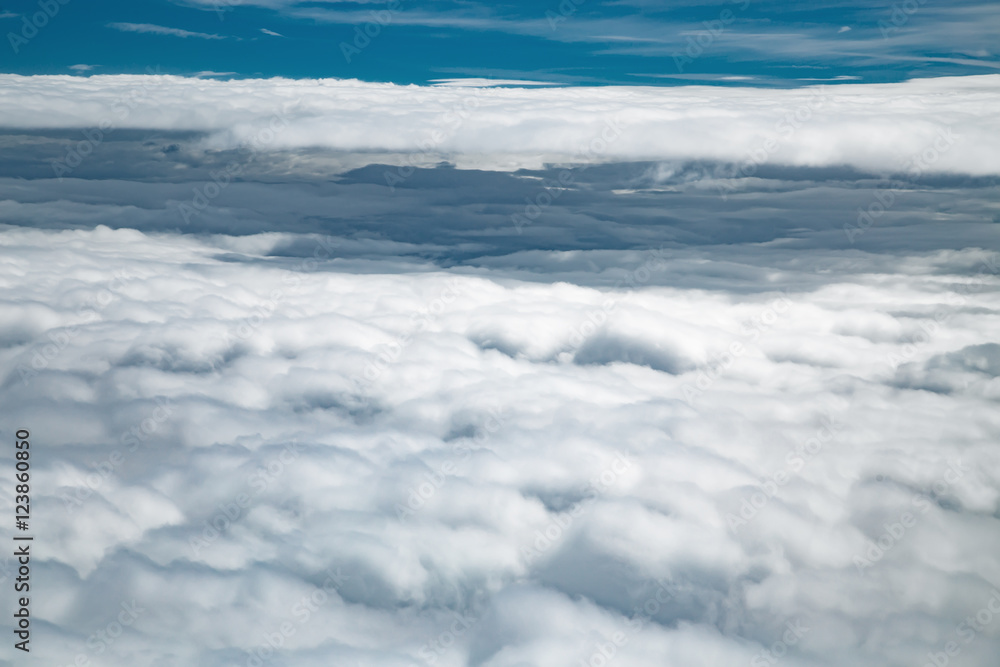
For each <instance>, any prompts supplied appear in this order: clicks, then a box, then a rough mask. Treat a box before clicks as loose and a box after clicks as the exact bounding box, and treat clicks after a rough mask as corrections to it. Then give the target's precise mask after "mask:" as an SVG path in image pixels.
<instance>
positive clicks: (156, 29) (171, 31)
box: [108, 23, 225, 39]
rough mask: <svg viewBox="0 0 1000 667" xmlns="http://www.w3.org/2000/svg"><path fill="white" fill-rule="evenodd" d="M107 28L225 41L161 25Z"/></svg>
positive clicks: (204, 34) (221, 37) (129, 24)
mask: <svg viewBox="0 0 1000 667" xmlns="http://www.w3.org/2000/svg"><path fill="white" fill-rule="evenodd" d="M108 27H109V28H114V29H115V30H121V31H122V32H139V33H148V34H152V35H169V36H171V37H185V38H186V37H198V38H200V39H225V37H223V36H222V35H210V34H207V33H204V32H191V31H190V30H182V29H180V28H167V27H165V26H162V25H153V24H152V23H109V24H108Z"/></svg>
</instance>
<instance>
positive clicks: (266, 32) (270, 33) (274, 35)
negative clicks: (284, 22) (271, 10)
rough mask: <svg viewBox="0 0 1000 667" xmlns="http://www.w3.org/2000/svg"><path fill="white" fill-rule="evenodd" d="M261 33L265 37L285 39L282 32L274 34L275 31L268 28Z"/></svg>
mask: <svg viewBox="0 0 1000 667" xmlns="http://www.w3.org/2000/svg"><path fill="white" fill-rule="evenodd" d="M260 31H261V32H262V33H264V34H265V35H271V36H272V37H284V35H282V34H281V33H280V32H274V31H273V30H268V29H267V28H261V29H260Z"/></svg>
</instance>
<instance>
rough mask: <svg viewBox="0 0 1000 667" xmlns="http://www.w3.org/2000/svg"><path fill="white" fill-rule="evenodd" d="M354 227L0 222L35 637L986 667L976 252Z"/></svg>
mask: <svg viewBox="0 0 1000 667" xmlns="http://www.w3.org/2000/svg"><path fill="white" fill-rule="evenodd" d="M258 187H266V186H258ZM877 231H878V230H873V231H872V232H871V234H873V235H874V234H875V233H876V232H877ZM321 241H322V243H321ZM353 242H354V241H352V240H351V239H349V238H346V237H345V238H340V239H335V240H332V241H331V240H330V239H327V240H325V241H324V240H323V239H322V238H321V237H318V236H311V235H297V234H290V233H267V234H257V235H250V236H243V237H235V236H224V235H216V236H183V235H176V234H152V233H142V232H139V231H135V230H129V229H120V230H111V229H108V228H107V227H97V228H96V229H90V230H63V231H44V230H34V229H27V228H13V227H8V228H7V229H5V230H4V231H3V232H2V233H0V247H2V250H3V253H4V255H5V257H7V260H6V261H5V262H4V264H3V265H2V268H0V280H2V281H3V284H4V286H5V288H6V289H5V291H4V296H3V300H2V302H0V308H2V310H3V313H4V316H3V318H2V320H0V321H2V322H3V323H4V325H5V326H4V328H3V330H2V331H0V337H2V340H0V343H2V345H0V369H2V371H3V374H4V377H5V382H4V384H3V388H2V395H0V399H2V400H3V403H4V405H5V410H4V414H3V417H2V422H3V427H4V429H5V430H6V431H7V432H13V430H14V429H17V428H29V429H30V430H31V432H32V441H33V446H34V449H33V452H34V458H33V465H34V470H35V473H34V475H35V480H36V487H35V489H34V493H35V496H34V502H35V507H34V510H33V511H34V514H35V517H34V519H33V520H34V521H35V533H36V535H37V537H36V539H37V544H38V545H39V546H41V545H44V554H45V556H44V558H42V559H41V560H39V561H38V563H37V565H36V568H37V569H36V572H37V575H36V576H37V580H36V581H37V584H36V585H37V589H36V592H35V598H34V599H35V600H36V602H35V603H34V604H35V605H36V606H35V607H34V608H33V613H34V615H35V618H36V620H37V621H44V622H45V623H44V624H43V623H38V625H37V626H36V628H37V629H36V635H35V641H36V642H37V653H33V656H34V655H37V656H38V657H37V659H38V660H43V661H45V664H60V665H61V664H71V663H72V662H73V660H74V659H75V657H76V656H77V655H81V654H82V655H84V656H85V657H86V659H89V660H91V661H92V663H93V664H97V662H98V661H100V664H106V665H151V666H152V665H156V666H158V667H164V666H167V665H187V664H198V665H206V666H211V667H214V666H215V665H219V666H220V667H221V666H222V665H256V664H258V663H257V662H256V661H257V660H259V662H260V664H261V665H286V664H287V665H328V664H340V665H378V666H380V667H382V666H386V667H388V666H390V665H392V666H396V665H399V666H403V665H407V666H410V665H414V664H420V665H424V664H435V665H456V666H457V665H467V664H477V665H484V666H489V667H514V666H515V665H525V664H530V665H543V664H546V665H548V664H567V665H570V664H579V661H581V660H583V661H584V662H585V664H588V663H589V664H594V665H598V664H603V663H602V662H601V656H603V655H606V654H608V653H609V652H613V653H614V655H615V657H616V659H618V660H619V661H620V662H621V664H628V665H637V666H640V667H641V666H645V665H649V666H652V665H662V664H664V663H665V662H667V663H671V664H672V663H676V664H685V665H705V666H706V667H708V666H715V665H720V664H754V662H753V661H757V662H756V664H772V662H771V660H770V658H768V657H766V656H765V654H764V653H763V651H773V653H772V654H769V655H771V656H774V655H778V654H781V655H783V657H782V658H781V660H780V664H785V665H829V664H838V665H840V664H851V665H865V666H868V665H870V666H872V667H875V666H876V665H878V666H882V665H920V664H923V663H924V662H926V661H927V660H928V658H927V657H926V656H927V653H928V651H930V652H934V653H937V652H942V651H944V650H945V648H944V647H945V646H946V645H947V644H948V642H951V641H954V642H957V644H956V645H957V646H959V647H960V650H961V660H962V664H967V665H982V666H983V667H986V666H987V665H992V664H993V662H994V659H995V655H996V654H997V651H998V649H1000V614H996V613H994V612H983V613H982V614H981V618H980V620H979V621H975V620H974V621H973V623H974V624H976V625H970V624H969V623H968V622H967V621H966V620H965V619H966V618H967V617H969V616H972V617H973V618H974V619H975V616H976V614H977V612H980V611H981V610H983V609H987V610H988V609H989V605H990V604H993V606H994V607H995V608H998V607H997V605H998V603H997V602H992V603H991V595H993V593H992V592H991V591H992V590H993V589H992V587H994V586H997V585H998V584H1000V560H998V556H997V554H998V553H1000V531H998V530H997V527H996V526H997V519H996V512H997V507H998V503H1000V462H998V459H997V457H996V454H995V442H996V437H997V434H998V430H1000V423H998V421H997V419H996V417H995V415H996V410H995V406H996V402H997V400H998V399H1000V365H998V361H997V360H998V358H1000V357H998V353H997V350H996V345H995V344H994V342H993V339H994V338H995V336H994V333H995V331H996V330H997V327H998V326H1000V318H998V315H997V314H998V313H1000V302H998V297H997V294H998V293H1000V292H998V287H1000V273H998V272H1000V269H998V267H997V264H996V261H997V258H996V255H995V254H992V253H989V252H986V251H983V250H976V249H971V248H970V249H967V250H962V251H947V252H945V251H942V252H908V253H901V254H899V255H898V256H896V257H892V256H890V255H888V254H886V255H882V256H881V257H880V258H878V260H877V261H875V260H872V261H869V260H866V259H865V258H864V257H863V256H862V254H861V253H860V252H859V251H858V250H856V249H843V250H826V251H824V253H822V254H820V253H814V254H812V255H810V254H808V253H804V254H802V253H800V254H801V255H802V256H800V257H799V260H798V262H797V263H793V264H790V265H788V264H786V265H783V267H782V268H781V269H780V271H776V270H771V271H770V272H768V273H758V271H759V267H757V266H756V265H755V264H754V261H755V260H754V259H753V254H754V253H755V252H760V250H759V249H758V250H754V248H755V247H756V244H754V243H748V244H745V245H744V246H743V248H744V252H745V253H746V256H747V258H748V259H747V260H746V261H747V262H748V263H746V264H741V259H740V255H739V254H731V253H730V252H729V251H728V250H727V249H726V248H725V247H719V248H717V249H712V248H706V249H704V250H703V251H702V253H701V254H700V255H698V256H697V257H696V258H695V257H693V256H685V255H683V254H679V253H672V252H670V251H657V252H641V251H632V250H629V251H615V253H614V254H613V257H614V258H615V259H614V260H613V261H614V262H615V263H617V265H618V266H619V267H620V269H625V270H627V271H628V276H627V278H628V283H627V284H631V285H632V287H627V286H622V287H619V288H617V289H612V288H609V287H603V288H596V287H593V286H587V285H586V284H581V283H580V282H578V283H577V284H574V283H573V282H555V281H551V280H545V279H543V278H541V277H540V276H541V275H542V274H539V273H536V274H534V276H533V278H532V279H531V280H518V279H516V278H512V277H511V271H510V269H509V267H508V266H503V265H498V266H497V267H496V268H490V267H480V268H478V269H475V270H473V269H470V268H468V267H466V268H456V269H454V270H451V271H444V270H440V269H433V267H428V266H427V265H419V264H412V263H411V264H401V263H399V262H397V263H396V264H395V265H394V264H393V263H391V262H389V261H388V260H387V259H385V258H371V259H365V258H359V257H355V258H353V259H346V258H342V257H338V256H337V255H341V254H343V253H341V252H339V250H336V248H340V247H341V246H343V247H350V244H351V243H353ZM338 243H339V244H340V245H337V244H338ZM302 245H304V246H305V247H307V248H309V249H313V248H315V249H318V250H319V252H316V253H313V252H312V251H311V250H310V251H309V252H299V253H295V254H297V255H298V257H295V256H292V257H289V256H287V255H288V253H287V252H286V250H287V249H289V248H294V247H299V246H302ZM331 248H334V249H335V250H333V251H331ZM608 252H609V251H606V250H601V251H592V253H588V252H583V251H577V252H575V253H565V254H558V253H556V254H554V255H553V257H550V258H549V260H548V261H550V262H553V263H555V264H558V263H559V262H581V263H583V264H585V263H586V261H587V257H588V255H592V257H593V260H595V261H598V262H602V263H604V262H609V261H612V260H609V259H608V255H607V253H608ZM331 254H332V255H333V256H331ZM390 256H391V253H390ZM313 257H318V259H310V258H313ZM685 257H686V259H685ZM675 262H681V263H682V266H691V267H692V268H693V267H695V266H698V265H700V271H701V275H702V276H704V278H702V279H703V280H706V281H708V280H718V281H721V282H720V283H717V284H718V285H725V288H722V287H714V288H706V287H705V286H704V285H700V286H686V285H685V284H684V278H683V276H684V269H682V268H678V266H677V265H676V264H675ZM685 262H687V263H686V264H685ZM542 266H544V264H542ZM429 269H430V270H429ZM563 271H564V274H563V275H571V274H569V273H567V272H568V271H570V269H569V268H566V269H563ZM665 276H668V277H669V279H665V278H664V277H665ZM710 277H711V278H710ZM748 281H749V283H748ZM706 284H707V283H706ZM748 287H749V288H751V289H746V288H748ZM0 474H2V475H4V476H5V478H8V479H9V478H10V475H12V474H13V470H12V466H11V462H10V461H9V460H8V461H5V462H4V463H3V464H2V466H0ZM12 499H13V498H12V496H11V495H9V494H5V495H3V496H2V498H0V506H2V508H0V509H2V511H3V512H5V513H6V515H8V516H9V515H10V512H11V510H12V506H11V503H12ZM4 530H5V531H9V528H5V529H4ZM879 544H881V545H882V546H881V547H880V546H879ZM40 552H41V551H40ZM8 565H9V561H8ZM917 582H919V583H917ZM324 584H326V586H325V588H324ZM123 605H124V606H123ZM987 613H989V614H990V620H989V621H983V620H982V618H985V617H986V614H987ZM121 618H123V619H126V620H129V624H128V625H126V626H125V627H124V629H123V628H122V627H121V626H120V625H119V626H116V625H115V624H116V623H118V622H119V621H118V620H117V619H121ZM962 624H964V625H962ZM975 628H979V629H975ZM100 633H104V634H103V639H102V638H101V637H102V635H101V634H100ZM785 642H787V643H785ZM271 644H280V648H279V649H278V650H277V651H275V650H274V649H272V648H271V647H270V645H271ZM786 652H787V654H786ZM595 656H596V657H595Z"/></svg>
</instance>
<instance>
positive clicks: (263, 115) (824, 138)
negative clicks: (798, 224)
mask: <svg viewBox="0 0 1000 667" xmlns="http://www.w3.org/2000/svg"><path fill="white" fill-rule="evenodd" d="M478 83H481V82H478ZM0 91H2V92H0V125H2V126H3V127H5V128H87V127H100V126H102V125H104V126H109V127H119V128H121V127H130V128H142V129H151V130H189V131H197V132H204V133H206V134H207V137H206V139H205V146H207V147H213V148H224V147H234V146H238V145H240V144H241V143H244V142H253V143H254V144H255V145H257V146H258V147H260V148H261V149H264V150H270V149H279V148H305V147H323V148H332V149H337V150H342V151H372V152H381V153H386V152H392V153H410V154H418V155H434V156H443V157H445V158H446V159H450V160H452V161H453V162H455V163H457V164H459V165H463V164H477V165H481V164H483V163H486V164H505V165H508V166H516V165H537V164H540V163H542V162H546V161H550V162H565V161H571V160H580V161H614V160H626V159H636V160H646V159H652V160H659V159H672V160H676V159H680V160H684V159H697V160H716V161H724V162H734V163H739V164H741V165H743V169H744V171H745V172H746V173H752V171H753V169H754V166H755V165H760V164H765V163H766V164H780V165H795V166H839V165H848V166H854V167H858V168H861V169H865V170H873V171H877V172H905V171H914V170H918V171H920V172H921V173H925V172H929V171H935V172H946V173H960V174H975V175H985V174H998V173H1000V75H985V76H975V77H960V78H939V79H919V80H913V81H909V82H905V83H898V84H878V85H873V84H867V85H860V84H842V85H836V86H815V87H807V88H798V89H792V90H775V89H761V88H739V87H704V86H682V87H666V88H654V87H604V88H537V89H532V88H474V87H473V88H470V87H457V86H433V87H419V86H399V85H393V84H379V83H363V82H359V81H353V80H284V79H269V80H233V81H205V80H202V79H192V78H182V77H175V76H125V75H116V76H93V77H88V78H83V77H73V76H39V77H22V76H15V75H0ZM269 126H270V127H269ZM272 135H273V136H272ZM484 155H486V156H489V159H484V158H483V156H484Z"/></svg>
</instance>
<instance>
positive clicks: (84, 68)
mask: <svg viewBox="0 0 1000 667" xmlns="http://www.w3.org/2000/svg"><path fill="white" fill-rule="evenodd" d="M69 68H70V69H71V70H73V71H74V72H89V71H90V70H92V69H94V66H93V65H82V64H81V65H70V66H69Z"/></svg>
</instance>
